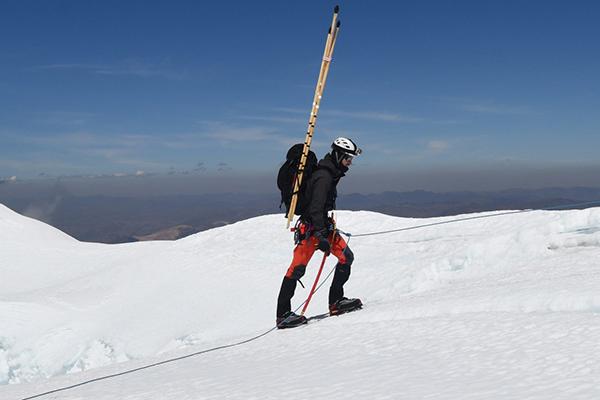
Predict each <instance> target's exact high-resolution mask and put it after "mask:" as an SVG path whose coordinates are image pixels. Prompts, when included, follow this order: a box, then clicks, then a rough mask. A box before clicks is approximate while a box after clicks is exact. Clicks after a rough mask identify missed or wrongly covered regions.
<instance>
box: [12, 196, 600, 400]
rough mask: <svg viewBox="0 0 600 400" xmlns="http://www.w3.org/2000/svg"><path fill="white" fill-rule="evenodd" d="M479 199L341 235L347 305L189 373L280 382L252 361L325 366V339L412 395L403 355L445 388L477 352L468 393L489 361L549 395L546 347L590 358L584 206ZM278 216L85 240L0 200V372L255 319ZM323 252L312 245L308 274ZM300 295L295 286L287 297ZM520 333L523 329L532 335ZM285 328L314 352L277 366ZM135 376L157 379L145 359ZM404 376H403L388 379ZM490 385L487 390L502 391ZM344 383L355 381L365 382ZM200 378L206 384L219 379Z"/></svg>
mask: <svg viewBox="0 0 600 400" xmlns="http://www.w3.org/2000/svg"><path fill="white" fill-rule="evenodd" d="M493 214H494V213H482V214H474V215H470V216H476V215H477V216H485V215H490V218H485V219H478V220H472V221H463V222H457V223H453V224H446V225H440V226H432V227H427V228H422V229H418V230H413V231H407V232H399V233H391V234H386V235H376V236H366V237H356V238H352V239H351V241H350V246H351V248H352V249H353V251H354V253H355V263H354V265H353V267H352V276H351V278H350V281H349V282H348V284H347V285H346V293H347V294H348V295H349V296H360V297H361V298H362V299H363V301H364V302H365V310H363V311H361V312H359V313H355V315H348V316H344V317H339V318H330V319H327V320H325V321H322V322H318V323H317V324H315V325H314V326H308V327H306V328H301V329H300V330H295V331H291V332H276V333H273V334H272V336H269V338H270V339H262V340H263V343H265V345H264V346H263V347H259V348H260V349H262V350H260V351H263V352H265V353H266V354H263V353H261V352H260V351H259V350H257V349H255V350H248V351H242V350H240V352H239V354H238V353H231V352H230V353H228V355H224V354H221V355H218V354H215V355H212V356H210V357H209V358H208V359H209V360H211V361H204V363H202V364H201V365H204V367H199V368H200V369H201V371H203V373H204V374H206V375H202V374H198V375H195V376H196V377H195V378H194V379H197V381H195V382H196V383H195V385H201V384H203V383H202V382H204V383H206V384H207V385H211V384H212V385H215V386H214V387H221V386H219V385H220V384H221V383H220V381H219V378H218V376H219V375H218V373H217V371H219V367H216V369H215V370H212V371H211V368H212V367H214V366H215V364H214V363H217V364H216V365H222V368H223V369H222V372H223V371H225V370H228V371H229V372H228V374H233V375H235V376H236V377H237V378H239V379H240V381H241V382H246V381H247V379H255V380H256V381H257V382H269V379H273V380H274V381H275V380H277V381H279V380H280V381H282V382H289V381H286V380H285V379H282V378H281V377H279V378H278V377H277V376H275V375H273V374H274V372H270V371H267V370H265V369H264V368H262V369H261V367H259V366H258V365H257V363H258V361H256V360H257V359H260V360H262V361H263V362H265V363H268V364H269V365H286V369H287V368H290V369H291V370H292V371H296V372H297V371H299V370H302V366H301V365H296V364H298V363H301V362H305V363H307V364H305V365H308V364H310V363H313V364H314V367H315V368H316V370H318V371H320V372H323V373H329V372H327V371H329V370H328V368H329V366H328V365H329V364H332V365H336V364H337V361H336V354H337V353H336V348H337V347H339V346H342V348H343V349H344V350H343V351H344V352H345V354H346V363H348V362H349V363H350V364H352V363H354V364H353V365H355V366H357V368H359V370H360V371H363V372H364V374H363V375H364V376H366V378H365V379H367V380H368V379H370V378H369V374H368V371H367V372H365V371H366V370H372V369H373V368H375V369H378V368H384V367H388V369H385V368H384V369H382V370H381V371H382V372H381V374H383V375H381V380H383V381H385V379H384V378H385V376H388V375H390V376H389V378H392V377H393V376H398V374H401V375H402V376H404V377H405V380H404V383H403V385H405V386H404V387H407V386H406V385H410V384H414V387H412V386H411V387H412V388H413V389H412V391H411V392H410V394H411V395H413V397H412V398H419V397H420V396H425V395H432V394H433V393H434V392H432V390H433V389H434V388H435V385H433V386H428V385H426V384H425V385H421V386H419V384H417V383H416V382H417V381H418V377H417V376H416V375H415V374H417V373H418V372H419V371H420V372H421V373H431V374H433V375H436V376H439V379H440V382H446V386H445V387H446V388H450V389H452V388H453V387H454V388H455V389H456V390H455V392H456V396H458V397H461V393H462V394H465V393H464V392H461V389H460V387H459V386H460V385H458V386H457V385H456V384H454V386H453V383H452V382H453V381H452V377H453V376H454V378H456V379H458V378H457V377H460V376H463V375H464V373H465V371H466V370H467V369H469V368H470V367H469V366H468V363H469V362H474V363H475V365H478V368H481V374H483V376H482V378H481V379H480V382H481V383H480V384H479V385H480V386H481V387H480V389H481V390H483V391H485V390H490V387H491V386H489V385H494V383H493V382H494V380H493V379H495V378H497V376H496V375H495V374H496V373H500V372H502V373H503V374H504V376H505V377H506V379H519V377H521V376H523V368H524V366H527V368H531V370H530V371H529V372H527V374H529V373H531V379H532V380H536V379H537V380H539V382H541V383H540V384H542V383H543V384H544V386H543V387H544V388H545V391H543V392H540V396H542V394H552V391H553V390H554V389H552V388H553V387H554V386H553V385H555V384H556V379H557V374H556V373H554V372H555V371H554V370H552V369H551V368H550V367H551V366H552V365H555V364H556V363H555V362H554V361H556V362H558V364H556V365H557V368H559V369H560V368H561V367H560V363H562V362H563V361H564V363H563V364H562V365H563V366H565V367H566V368H575V369H574V370H573V371H575V372H573V373H572V374H571V375H568V374H567V375H568V376H570V378H569V379H571V381H570V382H575V383H576V384H581V385H584V386H581V387H583V388H588V391H587V392H585V393H586V394H590V393H592V392H590V390H592V389H593V386H589V383H590V380H593V379H595V376H596V375H597V372H599V371H598V367H597V365H599V364H600V363H599V361H600V355H598V354H600V353H599V352H598V350H600V349H599V348H598V344H597V335H598V333H600V321H599V320H598V313H599V312H600V267H599V266H598V263H597V260H598V259H599V256H600V208H593V209H587V210H577V211H560V212H559V211H555V212H550V211H534V212H528V213H522V214H514V215H507V216H492V215H493ZM336 216H337V220H338V223H339V226H340V228H341V229H343V230H344V231H347V232H351V233H354V234H359V233H363V232H373V231H383V230H390V229H398V228H404V227H410V226H415V225H420V224H430V223H435V222H441V221H449V220H453V219H456V218H460V216H459V217H444V218H430V219H411V218H397V217H390V216H386V215H383V214H378V213H373V212H367V211H361V212H349V211H340V212H338V213H337V214H336ZM284 224H285V220H284V218H283V217H282V215H266V216H261V217H257V218H252V219H249V220H245V221H242V222H238V223H235V224H232V225H228V226H224V227H220V228H216V229H212V230H209V231H205V232H201V233H198V234H195V235H192V236H189V237H187V238H184V239H181V240H177V241H172V242H166V241H160V242H139V243H129V244H121V245H101V244H92V243H82V242H78V241H76V240H74V239H72V238H70V237H68V236H66V235H64V234H62V233H61V232H60V231H57V230H56V229H53V228H51V227H49V226H47V225H44V224H42V223H40V222H37V221H33V220H30V219H28V218H25V217H22V216H19V215H17V214H15V213H14V212H12V211H10V210H8V209H7V208H5V207H3V206H0V232H1V235H2V238H1V239H2V241H0V275H1V276H2V280H1V281H0V321H2V330H1V331H0V383H4V384H7V383H26V382H30V381H35V380H39V379H41V378H47V377H53V376H61V375H65V374H72V373H75V372H81V371H87V370H90V369H94V368H98V367H103V366H108V365H112V364H115V363H119V362H123V361H128V360H141V359H144V358H147V357H158V358H160V357H168V355H167V354H165V353H166V352H169V354H175V353H181V352H182V351H183V352H185V351H191V347H190V346H195V347H194V349H195V350H198V349H202V348H208V347H212V346H215V345H222V344H225V343H230V342H232V341H234V340H239V339H240V338H247V337H250V336H252V335H255V334H257V333H260V332H263V331H265V330H266V329H268V328H269V327H271V326H273V323H274V316H275V315H274V313H275V301H276V297H277V293H278V290H279V285H280V282H281V278H282V276H283V274H284V272H285V270H286V269H287V267H288V265H289V262H290V259H291V252H292V249H293V242H292V238H291V235H290V234H289V232H287V231H286V230H285V228H284ZM4 239H6V240H4ZM319 261H320V256H319V255H318V254H317V255H316V256H315V257H314V259H313V261H312V263H311V265H310V266H309V267H308V268H307V274H306V276H305V277H304V279H303V280H304V282H305V284H306V283H307V282H308V284H310V283H312V281H313V279H314V276H315V274H316V269H317V267H318V263H319ZM334 265H335V261H334V260H333V259H329V260H328V262H327V264H326V267H325V272H328V271H329V270H330V269H331V268H332V267H333V266H334ZM307 286H308V285H307ZM306 295H307V291H306V290H304V291H303V290H302V289H301V288H298V289H297V291H296V296H295V298H294V304H293V306H294V307H295V306H298V305H299V304H300V303H301V302H302V301H303V300H304V299H305V297H306ZM326 303H327V289H326V286H325V288H323V289H321V290H320V291H319V292H318V293H317V294H316V295H315V297H314V298H313V300H312V302H311V306H310V307H309V314H314V313H319V312H323V311H325V310H326V306H327V304H326ZM576 334H577V335H579V336H577V337H578V339H577V340H578V341H577V342H576V343H575V344H574V343H572V341H573V340H575V339H574V337H575V336H574V335H576ZM561 338H562V339H561ZM536 340H537V341H538V342H536V343H538V344H534V343H533V342H532V341H536ZM561 340H564V341H562V342H561ZM445 341H447V342H445ZM291 342H293V343H294V347H296V346H297V345H298V346H304V347H305V348H307V349H308V348H310V349H312V350H310V351H308V350H306V351H307V352H308V353H312V352H314V354H320V355H321V356H322V359H323V361H318V360H316V359H311V358H310V357H309V356H308V355H304V353H302V352H300V354H299V355H298V359H299V360H298V361H295V362H292V363H291V364H290V363H287V364H286V362H285V361H284V356H283V355H284V354H288V352H289V351H290V350H289V349H288V346H289V345H290V343H291ZM542 342H543V343H542ZM354 343H360V345H358V346H352V344H354ZM542 344H543V345H542ZM530 345H532V346H533V350H532V351H533V352H534V353H535V356H536V357H538V358H535V360H529V361H527V362H525V363H524V364H523V363H521V364H519V363H518V362H517V363H516V364H515V362H514V359H513V358H511V355H510V354H511V353H509V352H510V351H516V352H517V353H518V352H521V351H527V348H528V346H530ZM257 346H259V345H257ZM328 346H329V347H328ZM336 346H337V347H336ZM407 346H408V347H407ZM411 346H412V347H411ZM511 346H512V347H511ZM337 351H340V349H339V348H338V349H337ZM574 351H575V353H573V352H574ZM173 352H174V353H173ZM232 354H238V356H234V355H232ZM394 355H395V356H396V358H394V357H393V356H394ZM227 357H229V358H227ZM252 357H255V358H252ZM282 357H283V358H282ZM515 357H517V356H515ZM552 357H555V359H554V361H552V360H553V359H552ZM516 359H517V360H518V357H517V358H516ZM494 360H497V361H498V363H497V364H496V368H497V369H496V370H494ZM280 362H281V363H283V364H278V363H280ZM219 363H220V364H219ZM427 363H430V364H427ZM477 363H479V364H477ZM594 363H595V364H594ZM238 365H241V366H246V367H248V368H250V369H247V370H246V371H254V372H253V373H250V375H249V376H250V377H251V378H247V379H246V378H244V377H243V376H242V375H240V374H241V372H240V373H235V372H232V371H233V370H236V368H237V366H238ZM593 365H596V366H593ZM580 366H581V368H579V367H580ZM205 367H206V368H208V370H206V369H205ZM105 368H106V367H105ZM166 368H167V371H168V367H166ZM174 368H175V367H174ZM228 368H229V369H228ZM415 368H416V369H415ZM419 368H421V369H420V370H419ZM444 371H445V372H444ZM553 371H554V372H553ZM91 372H93V371H91ZM163 372H164V371H163ZM330 372H331V373H334V372H333V371H330ZM223 373H224V372H223ZM444 373H445V374H446V375H443V374H444ZM534 373H535V375H534ZM149 374H157V375H156V376H155V375H152V376H154V377H155V379H156V380H157V381H160V372H156V373H155V372H149ZM302 374H304V375H303V378H305V380H304V379H300V381H302V382H306V385H309V384H310V383H311V382H313V383H314V385H315V389H314V391H315V392H314V393H313V395H314V396H316V397H317V398H324V397H325V396H324V393H326V392H323V391H318V390H319V388H321V389H323V388H324V387H327V386H326V385H327V383H326V382H325V381H323V382H322V381H321V378H319V376H317V375H314V374H312V373H310V372H304V373H302ZM357 374H358V372H357ZM394 374H396V375H394ZM440 374H442V375H440ZM461 374H462V375H461ZM485 374H487V375H485ZM527 374H525V375H527ZM594 374H596V375H594ZM363 375H361V376H363ZM567 375H564V376H567ZM184 376H185V375H184ZM282 376H284V377H285V376H286V374H285V373H283V374H282ZM352 376H353V375H352V374H350V377H349V378H348V380H344V381H343V382H342V383H348V382H350V381H349V380H350V379H351V377H352ZM527 376H529V375H527ZM211 377H212V378H211ZM411 377H412V378H413V379H415V380H414V381H406V380H407V379H411ZM188 378H189V377H188ZM463 378H464V376H463ZM65 379H66V378H65ZM181 379H184V378H183V377H182V378H181ZM211 379H212V380H211ZM245 379H246V380H245ZM290 379H291V378H290ZM461 379H462V378H461ZM486 379H487V380H486ZM565 379H567V378H565ZM356 380H357V381H360V379H356ZM199 382H200V383H199ZM410 382H412V383H410ZM459 382H460V380H459ZM462 382H464V379H463V381H462ZM539 382H538V383H539ZM329 383H330V382H329ZM455 383H456V382H455ZM596 383H597V381H596ZM486 384H489V385H488V386H486ZM324 385H325V386H324ZM349 385H350V387H352V385H353V384H352V383H349ZM440 385H442V383H440ZM585 385H588V386H585ZM19 386H22V385H19ZM251 386H252V385H251ZM301 386H304V384H303V385H301ZM496 386H497V388H498V390H497V391H496V392H494V391H492V392H490V393H491V397H494V395H500V394H501V392H502V390H505V389H503V387H502V385H500V386H498V385H496ZM252 387H254V389H248V387H246V388H245V389H244V393H246V394H247V393H248V390H250V392H249V393H251V394H252V395H254V396H255V397H261V396H262V395H265V396H266V397H269V393H271V394H272V397H271V398H276V397H277V394H278V392H277V390H279V389H278V388H279V386H277V385H276V384H274V385H271V386H268V387H269V388H270V389H267V388H266V387H258V386H256V387H255V386H252ZM590 387H591V388H592V389H590ZM596 388H597V386H596ZM280 389H281V388H280ZM132 390H134V389H132ZM215 390H217V389H215ZM261 390H262V391H261ZM265 390H266V392H265ZM269 390H272V392H270V391H269ZM356 390H357V391H358V392H357V393H363V392H364V393H363V394H364V395H365V396H366V397H370V396H375V397H378V396H377V394H378V393H379V392H376V391H374V390H375V389H374V388H371V389H364V388H363V389H360V388H356ZM361 390H362V391H361ZM440 390H441V389H440ZM309 391H310V390H309ZM509 392H510V391H509ZM1 393H2V389H0V394H1ZM157 393H162V392H160V391H157ZM211 393H212V394H213V395H214V396H217V397H218V396H219V395H224V393H225V392H219V391H218V390H217V391H215V392H211ZM227 393H228V395H231V397H230V398H243V397H241V395H240V396H237V397H236V395H235V393H234V394H232V393H229V392H227ZM382 393H383V392H382ZM448 393H452V391H450V392H448ZM510 393H512V394H514V393H518V394H519V395H520V396H521V397H523V396H529V395H532V392H528V391H521V392H518V391H517V392H510ZM163 394H164V393H163ZM305 394H306V395H307V396H308V394H309V393H305ZM380 394H381V393H380ZM534 394H535V393H534ZM554 394H555V393H554ZM94 395H95V396H96V395H97V393H94ZM142 397H143V396H142ZM167 397H168V396H167ZM167 397H165V398H167ZM209 397H210V396H209ZM248 397H252V396H251V395H248ZM379 397H381V396H379ZM408 397H410V396H408ZM434 397H435V396H434ZM467 397H468V396H466V395H465V396H464V398H467ZM95 398H96V397H95ZM97 398H101V397H97ZM106 398H110V397H109V396H108V395H107V397H106ZM157 398H159V397H157ZM170 398H177V397H176V396H175V395H173V396H172V397H170ZM448 398H452V397H448ZM455 398H456V397H455ZM540 398H543V397H540ZM564 398H569V397H564Z"/></svg>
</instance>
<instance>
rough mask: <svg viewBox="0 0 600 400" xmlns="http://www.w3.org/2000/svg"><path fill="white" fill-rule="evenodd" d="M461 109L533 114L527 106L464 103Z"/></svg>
mask: <svg viewBox="0 0 600 400" xmlns="http://www.w3.org/2000/svg"><path fill="white" fill-rule="evenodd" d="M461 109H462V110H464V111H468V112H473V113H479V114H498V115H525V114H531V110H530V109H528V108H527V107H520V106H516V107H512V106H502V105H497V104H475V103H471V104H463V105H462V106H461Z"/></svg>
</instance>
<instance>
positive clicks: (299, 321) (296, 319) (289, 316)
mask: <svg viewBox="0 0 600 400" xmlns="http://www.w3.org/2000/svg"><path fill="white" fill-rule="evenodd" d="M303 324H306V317H305V316H304V315H298V314H296V313H294V312H292V311H288V312H286V313H285V314H283V317H279V318H277V329H286V328H295V327H297V326H300V325H303Z"/></svg>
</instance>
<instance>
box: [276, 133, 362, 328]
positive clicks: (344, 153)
mask: <svg viewBox="0 0 600 400" xmlns="http://www.w3.org/2000/svg"><path fill="white" fill-rule="evenodd" d="M361 152H362V151H361V149H359V148H358V147H357V146H356V144H355V143H354V142H353V141H352V140H350V139H347V138H344V137H340V138H337V139H335V140H334V141H333V144H332V145H331V152H329V153H327V154H326V155H325V157H324V158H323V159H322V160H320V161H319V164H318V167H317V169H316V170H315V171H314V172H313V173H312V175H311V177H310V179H309V180H308V182H307V187H306V196H307V198H308V199H309V203H308V206H307V207H306V210H305V211H304V212H303V213H302V215H301V216H300V218H299V222H298V224H297V226H296V228H297V230H298V231H299V238H298V239H297V241H296V243H297V245H296V247H295V248H294V255H293V259H292V263H291V265H290V266H289V268H288V269H287V272H286V274H285V276H284V277H283V282H282V283H281V289H280V290H279V296H278V298H277V319H276V321H277V327H278V328H279V329H283V328H291V327H295V326H299V325H302V324H305V323H306V322H307V319H306V317H304V316H303V315H297V314H295V313H294V312H292V310H291V300H292V297H293V296H294V292H295V290H296V284H297V282H298V280H299V279H300V278H302V276H304V273H305V272H306V266H307V265H308V262H309V261H310V259H311V258H312V256H313V254H314V252H315V251H316V250H317V249H318V250H321V251H323V252H324V253H325V254H326V255H329V254H333V255H334V256H335V257H336V258H337V259H338V263H337V265H336V266H335V274H334V276H333V281H332V283H331V287H330V289H329V314H330V315H339V314H343V313H346V312H349V311H353V310H356V309H358V308H361V307H362V302H361V301H360V299H348V298H346V297H344V284H345V283H346V281H347V280H348V278H349V277H350V267H351V265H352V262H353V261H354V254H353V253H352V251H351V250H350V248H349V247H348V246H347V244H346V242H345V240H344V239H343V238H342V237H341V236H340V235H339V234H336V232H335V227H334V221H333V219H332V218H330V217H329V216H328V212H329V211H332V210H334V209H335V200H336V197H337V184H338V182H339V181H340V179H341V178H342V177H343V176H345V174H346V172H348V169H349V167H350V166H351V165H352V159H353V158H354V157H356V156H358V155H359V154H361Z"/></svg>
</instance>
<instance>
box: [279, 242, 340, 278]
mask: <svg viewBox="0 0 600 400" xmlns="http://www.w3.org/2000/svg"><path fill="white" fill-rule="evenodd" d="M327 239H328V240H329V244H330V245H331V254H333V255H334V256H335V257H336V258H337V259H338V261H339V264H346V256H345V255H344V249H345V248H346V241H345V240H344V238H342V236H341V235H339V234H337V235H335V237H333V233H330V234H329V237H328V238H327ZM317 244H319V240H318V239H317V238H316V237H314V236H310V237H309V238H308V239H304V240H303V241H301V242H300V243H299V244H298V245H297V246H296V248H295V249H294V258H293V259H292V264H291V265H290V267H289V268H288V270H287V272H286V274H285V276H286V277H287V278H296V279H298V278H301V277H302V275H304V271H305V268H306V266H307V265H308V263H309V261H310V259H311V258H312V256H313V254H314V253H315V250H316V249H317ZM294 272H295V273H294ZM298 275H299V276H298Z"/></svg>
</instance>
